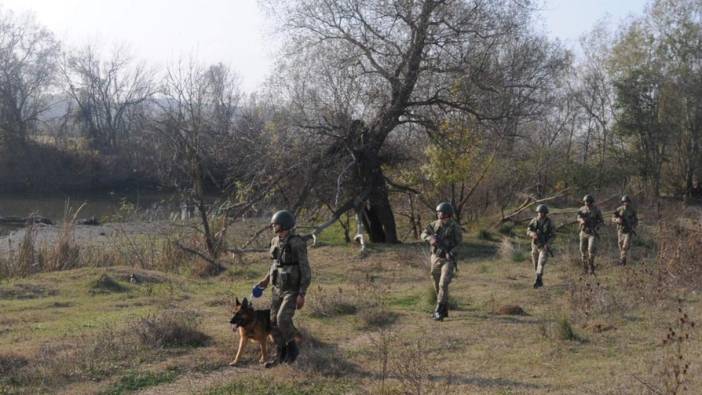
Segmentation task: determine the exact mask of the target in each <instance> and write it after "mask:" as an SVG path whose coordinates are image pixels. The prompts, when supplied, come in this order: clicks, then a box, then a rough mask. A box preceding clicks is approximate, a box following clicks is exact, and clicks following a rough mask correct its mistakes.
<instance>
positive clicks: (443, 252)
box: [434, 234, 458, 271]
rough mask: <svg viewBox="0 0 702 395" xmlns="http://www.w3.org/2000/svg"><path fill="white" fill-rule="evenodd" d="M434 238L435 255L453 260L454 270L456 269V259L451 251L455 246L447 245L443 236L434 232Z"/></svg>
mask: <svg viewBox="0 0 702 395" xmlns="http://www.w3.org/2000/svg"><path fill="white" fill-rule="evenodd" d="M434 238H435V239H436V255H437V256H438V257H439V258H444V259H448V260H450V261H453V263H454V265H455V266H456V271H458V260H456V259H455V258H456V254H455V253H454V252H453V249H454V248H455V247H456V246H453V247H449V246H448V245H447V244H446V240H444V238H443V237H441V236H439V235H438V234H434Z"/></svg>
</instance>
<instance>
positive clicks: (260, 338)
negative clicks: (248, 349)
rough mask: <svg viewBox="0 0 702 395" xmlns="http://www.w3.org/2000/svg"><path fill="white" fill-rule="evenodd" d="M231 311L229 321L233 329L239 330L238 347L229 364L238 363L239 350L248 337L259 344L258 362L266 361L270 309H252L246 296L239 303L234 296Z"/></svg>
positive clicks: (241, 349)
mask: <svg viewBox="0 0 702 395" xmlns="http://www.w3.org/2000/svg"><path fill="white" fill-rule="evenodd" d="M233 313H234V314H233V317H232V319H231V320H230V321H229V323H230V324H232V325H233V327H232V329H233V330H234V331H237V330H238V332H239V349H238V350H237V351H236V357H234V360H233V361H231V362H230V363H229V366H234V365H236V364H237V363H239V358H240V357H241V352H242V351H243V350H244V346H245V345H246V343H247V342H248V341H249V339H251V340H254V341H256V342H258V344H260V346H261V359H259V363H264V362H266V361H267V360H268V338H269V337H270V336H271V310H270V309H267V310H254V308H253V306H251V304H250V303H249V301H248V300H247V299H246V298H244V300H243V301H242V302H241V303H239V298H236V305H235V306H234V312H233ZM271 339H272V337H271Z"/></svg>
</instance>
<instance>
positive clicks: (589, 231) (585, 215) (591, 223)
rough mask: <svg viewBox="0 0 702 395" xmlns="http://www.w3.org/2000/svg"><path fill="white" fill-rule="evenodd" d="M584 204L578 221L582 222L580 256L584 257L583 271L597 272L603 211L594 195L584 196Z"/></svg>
mask: <svg viewBox="0 0 702 395" xmlns="http://www.w3.org/2000/svg"><path fill="white" fill-rule="evenodd" d="M583 202H584V203H585V205H584V206H582V207H580V210H578V217H577V220H578V223H579V224H580V257H581V258H582V263H583V271H584V272H585V273H590V274H595V251H596V246H595V243H596V242H597V238H598V233H597V231H598V230H599V229H600V226H601V225H602V224H603V223H604V220H603V219H602V212H601V211H600V209H599V208H597V207H596V206H595V198H593V197H592V195H585V196H584V197H583Z"/></svg>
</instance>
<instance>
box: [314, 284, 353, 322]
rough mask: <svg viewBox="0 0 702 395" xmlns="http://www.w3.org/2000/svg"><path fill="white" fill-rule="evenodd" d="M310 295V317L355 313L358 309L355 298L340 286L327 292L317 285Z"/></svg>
mask: <svg viewBox="0 0 702 395" xmlns="http://www.w3.org/2000/svg"><path fill="white" fill-rule="evenodd" d="M311 296H313V297H311V298H310V303H309V308H310V315H311V316H312V317H316V318H322V317H327V318H328V317H336V316H340V315H349V314H355V313H356V312H357V311H358V308H357V307H356V306H357V303H356V299H355V298H354V297H352V296H351V295H349V294H348V293H344V291H343V289H341V288H338V289H337V291H331V292H329V291H327V290H325V289H324V288H322V287H319V286H318V287H317V289H316V292H314V294H313V295H311Z"/></svg>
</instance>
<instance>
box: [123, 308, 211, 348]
mask: <svg viewBox="0 0 702 395" xmlns="http://www.w3.org/2000/svg"><path fill="white" fill-rule="evenodd" d="M199 325H200V319H199V317H198V316H197V315H196V314H195V313H193V312H190V311H178V310H172V311H166V312H164V313H161V314H159V315H149V316H147V317H144V318H142V319H140V320H138V321H136V322H135V323H133V324H132V328H133V330H134V333H135V334H136V336H137V338H138V339H139V342H140V343H141V344H142V345H144V346H147V347H151V348H170V347H201V346H204V345H206V344H207V342H208V341H209V340H210V337H209V336H207V335H206V334H204V333H202V332H200V331H199V330H198V327H199Z"/></svg>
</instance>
